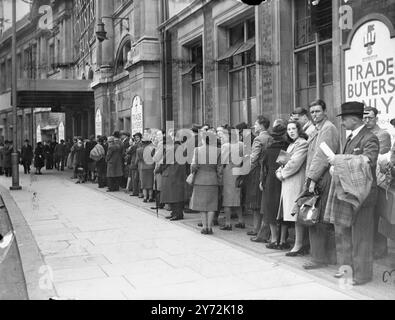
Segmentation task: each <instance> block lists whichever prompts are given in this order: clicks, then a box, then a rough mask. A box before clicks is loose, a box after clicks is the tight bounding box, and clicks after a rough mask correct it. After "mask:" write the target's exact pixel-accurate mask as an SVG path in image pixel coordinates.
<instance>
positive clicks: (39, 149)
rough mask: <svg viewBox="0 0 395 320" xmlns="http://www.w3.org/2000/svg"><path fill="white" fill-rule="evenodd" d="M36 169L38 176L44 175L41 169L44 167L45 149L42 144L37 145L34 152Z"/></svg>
mask: <svg viewBox="0 0 395 320" xmlns="http://www.w3.org/2000/svg"><path fill="white" fill-rule="evenodd" d="M34 167H35V168H36V174H42V173H41V169H42V168H43V167H44V147H43V145H42V143H41V142H38V143H37V146H36V149H35V150H34Z"/></svg>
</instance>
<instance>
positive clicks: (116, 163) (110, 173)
mask: <svg viewBox="0 0 395 320" xmlns="http://www.w3.org/2000/svg"><path fill="white" fill-rule="evenodd" d="M106 162H107V186H108V190H107V192H114V191H119V184H120V179H121V177H122V174H123V172H122V146H121V144H120V141H119V140H118V142H117V141H115V139H114V137H109V138H108V150H107V155H106Z"/></svg>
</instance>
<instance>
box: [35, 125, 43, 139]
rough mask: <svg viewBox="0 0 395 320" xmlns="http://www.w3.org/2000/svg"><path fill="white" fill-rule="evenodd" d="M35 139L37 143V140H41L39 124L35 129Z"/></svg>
mask: <svg viewBox="0 0 395 320" xmlns="http://www.w3.org/2000/svg"><path fill="white" fill-rule="evenodd" d="M36 140H37V143H38V142H42V137H41V126H40V125H38V126H37V130H36Z"/></svg>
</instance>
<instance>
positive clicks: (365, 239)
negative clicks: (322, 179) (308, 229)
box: [328, 101, 379, 285]
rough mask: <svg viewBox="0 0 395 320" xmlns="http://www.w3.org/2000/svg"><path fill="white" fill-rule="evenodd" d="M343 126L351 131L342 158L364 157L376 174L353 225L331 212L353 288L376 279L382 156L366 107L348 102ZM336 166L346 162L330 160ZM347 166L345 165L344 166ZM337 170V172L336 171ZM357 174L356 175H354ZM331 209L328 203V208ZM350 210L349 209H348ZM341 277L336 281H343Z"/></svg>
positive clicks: (338, 249)
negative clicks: (376, 213) (375, 240)
mask: <svg viewBox="0 0 395 320" xmlns="http://www.w3.org/2000/svg"><path fill="white" fill-rule="evenodd" d="M341 111H342V112H341V114H339V115H338V117H341V119H342V120H341V124H342V126H343V127H344V128H345V129H346V130H349V131H351V134H349V136H348V137H347V141H346V143H345V146H344V148H343V152H342V154H344V155H355V156H361V155H362V156H364V158H365V159H367V160H368V161H369V166H370V169H371V173H372V178H373V181H372V185H371V188H370V192H369V194H368V196H367V198H366V199H365V200H364V201H363V203H362V205H361V206H359V207H358V208H357V209H356V210H355V211H354V212H353V215H352V218H351V220H349V221H351V222H350V223H344V222H345V221H347V220H344V219H345V218H346V219H347V217H346V216H345V215H346V214H347V213H346V212H345V211H344V212H331V220H332V218H333V222H334V225H335V238H336V252H337V259H338V263H339V264H340V265H348V266H351V267H352V270H353V284H354V285H361V284H364V283H366V282H369V281H371V280H372V277H373V235H374V207H375V203H376V197H377V181H376V165H377V158H378V154H379V140H378V138H377V136H376V135H375V134H373V133H372V132H371V131H370V130H369V129H368V128H367V127H366V125H365V124H364V122H363V115H364V104H363V103H360V102H355V101H353V102H346V103H344V104H342V106H341ZM328 160H329V162H330V163H331V164H332V165H334V164H335V162H336V163H340V162H341V163H342V164H343V161H346V160H344V159H343V158H341V159H340V158H339V157H338V158H336V156H333V157H329V158H328ZM344 164H345V163H344ZM335 170H336V169H335ZM353 174H355V173H354V172H353ZM329 205H330V203H329V201H328V206H329ZM344 210H346V209H344ZM343 275H344V274H343V273H337V274H336V275H335V277H342V276H343Z"/></svg>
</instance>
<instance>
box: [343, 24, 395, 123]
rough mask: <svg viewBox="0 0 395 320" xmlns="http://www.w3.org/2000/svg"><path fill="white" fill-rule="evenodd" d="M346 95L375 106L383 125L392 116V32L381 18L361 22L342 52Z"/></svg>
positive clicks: (394, 39) (394, 71)
mask: <svg viewBox="0 0 395 320" xmlns="http://www.w3.org/2000/svg"><path fill="white" fill-rule="evenodd" d="M344 54H345V69H344V72H345V99H346V101H361V102H363V103H365V105H366V106H371V107H375V108H377V110H378V111H379V115H378V118H379V123H378V125H379V126H380V127H382V128H386V129H389V130H390V131H392V126H391V125H390V120H391V119H393V118H394V117H395V35H393V37H392V38H391V31H390V29H389V28H388V27H387V25H386V24H385V23H384V22H382V21H381V20H378V19H375V20H370V21H366V22H365V23H363V24H361V25H360V26H359V27H358V29H357V30H356V31H355V33H354V36H353V38H352V40H351V42H350V43H349V48H346V50H345V52H344Z"/></svg>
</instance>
